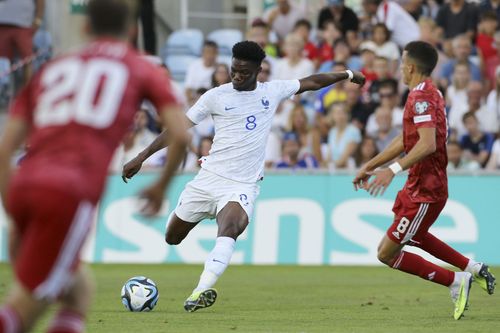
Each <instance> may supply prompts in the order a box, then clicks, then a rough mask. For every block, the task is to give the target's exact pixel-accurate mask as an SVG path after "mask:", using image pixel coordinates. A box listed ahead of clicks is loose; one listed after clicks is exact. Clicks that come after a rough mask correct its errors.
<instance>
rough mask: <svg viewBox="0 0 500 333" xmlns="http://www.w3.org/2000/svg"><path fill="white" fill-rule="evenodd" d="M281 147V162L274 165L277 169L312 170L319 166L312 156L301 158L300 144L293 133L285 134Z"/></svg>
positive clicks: (307, 155) (306, 155)
mask: <svg viewBox="0 0 500 333" xmlns="http://www.w3.org/2000/svg"><path fill="white" fill-rule="evenodd" d="M282 146H283V148H282V160H281V161H280V162H278V163H277V164H276V168H277V169H313V168H317V167H318V166H319V164H318V161H317V160H316V159H315V158H314V156H312V155H310V154H305V155H302V156H301V154H300V151H301V143H300V139H299V137H298V136H297V134H296V133H295V132H288V133H285V135H284V136H283V145H282Z"/></svg>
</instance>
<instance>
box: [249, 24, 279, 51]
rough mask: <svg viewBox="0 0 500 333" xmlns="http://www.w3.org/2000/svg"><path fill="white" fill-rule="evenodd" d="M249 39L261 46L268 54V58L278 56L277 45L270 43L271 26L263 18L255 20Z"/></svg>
mask: <svg viewBox="0 0 500 333" xmlns="http://www.w3.org/2000/svg"><path fill="white" fill-rule="evenodd" d="M247 39H248V40H249V41H252V42H255V43H257V44H259V46H260V47H261V48H262V49H263V50H264V51H265V52H266V55H267V56H270V57H277V56H278V49H277V48H276V45H274V44H272V43H270V42H269V26H268V25H267V23H266V22H264V20H262V19H261V18H256V19H255V20H253V22H252V25H251V26H250V29H248V32H247Z"/></svg>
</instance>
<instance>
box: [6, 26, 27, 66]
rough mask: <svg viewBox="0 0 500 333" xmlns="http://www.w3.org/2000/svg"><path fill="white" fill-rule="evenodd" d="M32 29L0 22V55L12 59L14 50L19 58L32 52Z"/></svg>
mask: <svg viewBox="0 0 500 333" xmlns="http://www.w3.org/2000/svg"><path fill="white" fill-rule="evenodd" d="M33 33H34V31H33V29H32V28H23V27H16V26H13V25H3V24H0V57H5V58H9V59H12V58H14V51H15V52H17V55H19V56H20V57H21V58H26V57H28V56H30V55H31V54H32V53H33Z"/></svg>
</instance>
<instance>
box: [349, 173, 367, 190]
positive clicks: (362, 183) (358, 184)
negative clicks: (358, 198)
mask: <svg viewBox="0 0 500 333" xmlns="http://www.w3.org/2000/svg"><path fill="white" fill-rule="evenodd" d="M368 179H370V175H369V174H368V169H366V168H365V167H362V168H361V169H359V171H358V173H357V174H356V177H354V179H353V180H352V184H353V185H354V190H355V191H357V190H358V189H361V188H366V186H367V185H368Z"/></svg>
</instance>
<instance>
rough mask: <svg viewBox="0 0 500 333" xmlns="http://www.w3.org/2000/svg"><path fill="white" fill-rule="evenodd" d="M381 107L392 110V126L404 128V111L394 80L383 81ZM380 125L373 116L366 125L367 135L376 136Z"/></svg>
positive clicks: (380, 98)
mask: <svg viewBox="0 0 500 333" xmlns="http://www.w3.org/2000/svg"><path fill="white" fill-rule="evenodd" d="M378 98H379V100H380V106H381V107H383V108H386V109H389V110H392V126H393V127H394V128H397V129H398V130H400V129H401V128H402V126H403V109H401V108H400V107H399V95H398V82H397V81H396V80H394V79H387V80H385V81H382V82H381V83H380V85H379V89H378ZM377 131H378V124H377V121H376V118H375V114H371V115H370V117H369V118H368V122H367V124H366V133H367V134H368V135H370V136H374V137H375V136H376V135H377Z"/></svg>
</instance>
